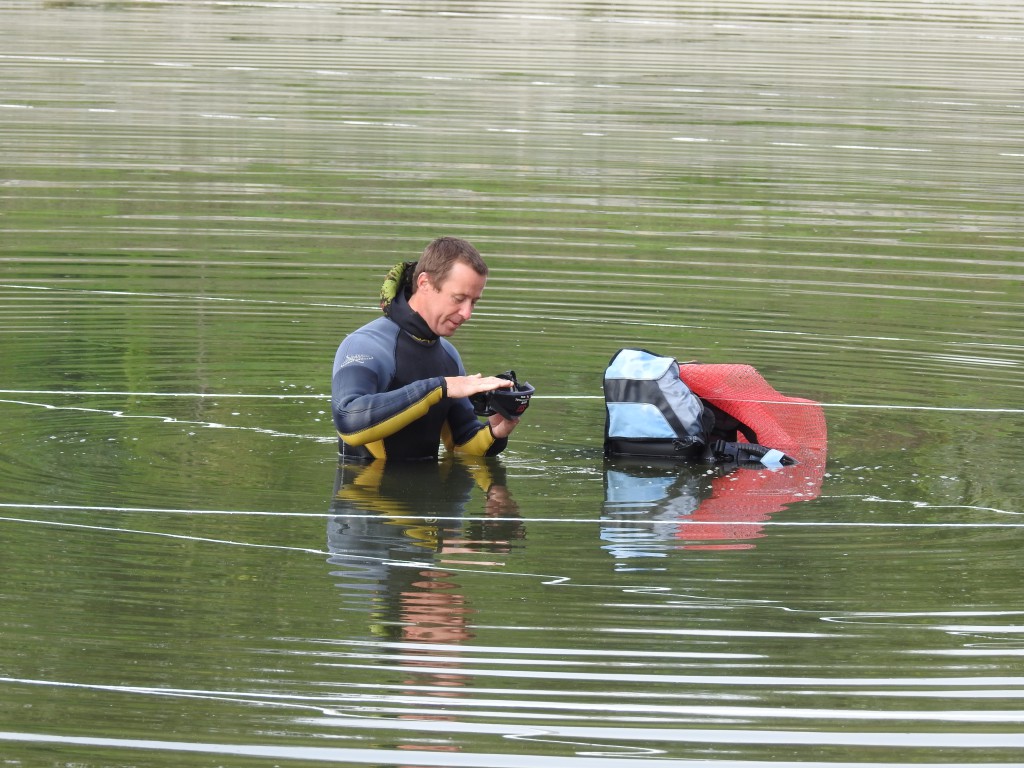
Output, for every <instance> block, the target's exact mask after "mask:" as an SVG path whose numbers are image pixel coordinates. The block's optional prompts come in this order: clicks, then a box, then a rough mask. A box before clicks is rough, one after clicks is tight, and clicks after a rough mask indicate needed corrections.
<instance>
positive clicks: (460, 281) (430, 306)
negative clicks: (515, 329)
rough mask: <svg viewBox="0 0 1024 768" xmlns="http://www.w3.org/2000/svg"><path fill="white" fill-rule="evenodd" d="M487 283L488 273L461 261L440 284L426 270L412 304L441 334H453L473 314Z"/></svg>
mask: <svg viewBox="0 0 1024 768" xmlns="http://www.w3.org/2000/svg"><path fill="white" fill-rule="evenodd" d="M486 283H487V278H486V277H484V276H483V275H478V274H477V273H476V270H474V269H473V268H472V267H471V266H469V265H468V264H463V263H462V262H461V261H457V262H455V264H454V265H453V266H452V269H451V271H450V272H449V273H448V278H447V279H446V280H445V281H444V282H443V283H442V284H441V285H440V286H436V285H434V284H433V283H432V282H431V281H430V277H429V276H428V275H427V274H426V273H422V274H420V276H419V279H418V282H417V288H416V293H414V294H413V295H412V298H410V299H409V306H410V307H412V308H413V309H415V310H416V311H417V312H419V314H420V316H421V317H422V318H423V319H424V320H426V322H427V325H428V326H429V327H430V330H432V331H433V332H434V333H436V334H437V335H438V336H451V335H452V334H453V333H455V331H456V330H458V327H459V326H460V325H462V324H463V323H464V322H466V321H467V320H469V317H470V315H472V314H473V308H474V307H475V306H476V303H477V302H478V301H479V300H480V296H481V295H482V294H483V292H484V285H485V284H486Z"/></svg>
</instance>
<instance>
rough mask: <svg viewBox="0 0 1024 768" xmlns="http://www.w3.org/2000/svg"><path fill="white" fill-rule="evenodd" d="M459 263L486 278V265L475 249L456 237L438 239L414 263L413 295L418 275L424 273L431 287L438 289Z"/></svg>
mask: <svg viewBox="0 0 1024 768" xmlns="http://www.w3.org/2000/svg"><path fill="white" fill-rule="evenodd" d="M459 261H461V262H462V263H463V264H466V265H467V266H469V267H472V269H473V271H474V272H476V273H477V274H478V275H480V276H481V277H487V264H485V263H484V259H483V257H482V256H481V255H480V252H479V251H478V250H477V249H476V248H474V247H473V246H472V245H471V244H470V243H468V242H466V241H465V240H462V239H461V238H458V237H439V238H437V239H436V240H434V241H432V242H431V243H430V244H429V245H428V246H427V247H426V248H424V249H423V255H422V256H420V260H419V261H418V262H416V269H415V271H414V272H413V274H412V290H413V293H415V292H416V285H417V282H418V280H419V276H420V273H422V272H426V273H427V276H428V277H429V278H430V283H431V285H433V286H434V287H435V288H440V287H441V286H442V285H444V281H445V280H447V279H448V274H449V273H450V272H451V271H452V267H453V266H454V265H455V263H456V262H459Z"/></svg>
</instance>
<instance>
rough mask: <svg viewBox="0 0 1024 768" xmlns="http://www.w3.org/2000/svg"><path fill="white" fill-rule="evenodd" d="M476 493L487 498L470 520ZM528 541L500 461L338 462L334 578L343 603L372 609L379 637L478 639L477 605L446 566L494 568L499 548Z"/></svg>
mask: <svg viewBox="0 0 1024 768" xmlns="http://www.w3.org/2000/svg"><path fill="white" fill-rule="evenodd" d="M474 490H478V492H481V493H483V495H484V499H483V503H482V505H481V507H482V508H481V509H480V511H479V512H474V513H471V514H470V515H469V516H470V517H471V518H473V519H470V520H465V519H464V517H465V516H466V514H467V505H468V504H469V503H470V502H471V500H472V498H473V495H474ZM488 518H493V519H492V520H490V521H489V520H488ZM509 518H512V519H509ZM521 538H523V529H522V522H521V521H520V520H519V519H518V515H517V511H516V506H515V503H514V502H513V501H512V500H511V498H510V496H509V494H508V489H507V487H506V486H505V479H504V470H503V468H502V466H501V465H500V464H499V463H498V462H497V461H496V460H493V459H490V460H488V459H458V458H447V459H445V460H443V461H441V462H439V463H435V462H388V463H387V464H385V462H383V461H375V462H371V463H369V464H358V463H357V464H345V463H341V464H340V465H339V466H338V472H337V478H336V482H335V490H334V498H333V500H332V502H331V517H330V518H329V520H328V528H327V546H328V549H329V551H330V552H331V557H330V559H329V562H330V563H331V565H333V566H335V569H334V570H333V571H332V572H331V575H332V576H334V577H336V578H337V579H338V587H339V589H340V590H341V593H342V596H343V599H344V602H345V609H346V610H351V611H359V612H365V614H366V615H367V621H368V626H369V630H370V632H371V633H372V634H373V635H375V636H378V637H382V638H386V639H389V640H415V641H418V642H430V643H438V642H440V643H451V642H459V641H462V640H465V639H467V638H469V637H471V634H470V632H469V630H468V628H467V621H468V616H469V614H470V613H471V612H472V611H471V608H470V607H469V604H468V601H467V599H466V597H465V595H464V594H462V591H461V586H460V585H459V584H458V582H457V578H458V574H457V572H456V571H450V570H446V569H445V568H444V566H445V565H454V566H472V567H479V566H480V565H483V564H490V565H493V564H495V563H494V562H493V560H494V558H493V556H494V555H500V554H503V553H506V552H508V551H509V550H510V549H511V547H512V545H513V542H514V541H515V540H516V539H521ZM481 555H483V557H481ZM481 561H483V562H481Z"/></svg>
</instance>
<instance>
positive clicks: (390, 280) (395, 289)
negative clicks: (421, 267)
mask: <svg viewBox="0 0 1024 768" xmlns="http://www.w3.org/2000/svg"><path fill="white" fill-rule="evenodd" d="M415 269H416V262H415V261H403V262H402V263H401V264H396V265H395V266H393V267H392V268H391V270H390V271H389V272H388V274H387V277H385V278H384V284H383V285H382V286H381V287H380V308H381V311H382V312H383V313H384V314H385V315H386V314H388V309H389V308H390V307H391V302H393V301H394V300H395V297H396V296H398V294H399V293H400V292H402V293H406V292H408V291H409V289H410V288H411V287H412V273H413V270H415Z"/></svg>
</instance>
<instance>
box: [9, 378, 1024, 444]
mask: <svg viewBox="0 0 1024 768" xmlns="http://www.w3.org/2000/svg"><path fill="white" fill-rule="evenodd" d="M0 394H4V395H52V396H80V397H181V398H187V397H195V398H200V399H225V400H226V399H232V398H234V399H251V400H261V399H263V400H300V399H308V400H330V399H331V396H330V395H328V394H324V393H321V392H310V393H307V394H299V393H288V394H279V393H278V394H275V393H268V394H248V393H242V392H127V391H120V390H75V389H0ZM534 399H535V400H603V399H604V395H534ZM731 401H732V402H738V403H739V402H743V403H760V404H762V405H787V406H792V405H798V406H799V405H803V406H808V407H810V406H819V407H821V408H863V409H866V410H893V411H938V412H942V413H1012V414H1024V408H967V407H959V406H945V405H895V404H886V403H818V402H806V403H799V402H798V403H793V402H788V401H782V400H745V399H744V400H741V399H738V398H731ZM0 402H9V403H17V402H18V401H14V400H0ZM24 404H25V405H44V404H41V403H24ZM44 407H53V408H59V407H60V406H46V405H44ZM81 410H94V409H85V408H83V409H81ZM124 416H125V417H126V418H160V419H164V420H171V421H176V419H172V418H170V417H162V416H134V417H133V416H128V415H127V414H124ZM180 423H182V424H186V423H196V424H203V425H207V426H210V424H209V423H208V422H180ZM213 426H217V427H224V428H226V429H253V430H257V431H269V430H260V429H259V428H258V427H227V426H225V425H222V424H215V425H213ZM272 434H280V435H284V436H286V437H309V435H287V434H286V433H280V432H272ZM322 439H324V440H325V441H328V440H330V441H333V440H334V438H322Z"/></svg>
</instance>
